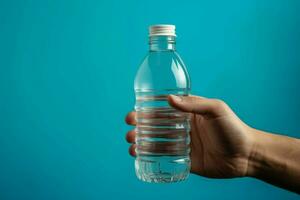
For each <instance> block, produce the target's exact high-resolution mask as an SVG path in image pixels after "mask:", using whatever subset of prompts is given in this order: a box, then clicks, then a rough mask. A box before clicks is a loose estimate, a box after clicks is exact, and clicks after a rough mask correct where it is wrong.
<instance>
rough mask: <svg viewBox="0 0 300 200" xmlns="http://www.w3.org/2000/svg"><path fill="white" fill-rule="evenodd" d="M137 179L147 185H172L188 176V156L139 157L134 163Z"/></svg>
mask: <svg viewBox="0 0 300 200" xmlns="http://www.w3.org/2000/svg"><path fill="white" fill-rule="evenodd" d="M135 171H136V175H137V177H138V179H140V180H141V181H144V182H148V183H173V182H179V181H184V180H186V179H187V178H188V176H189V171H190V159H189V157H188V156H139V157H138V158H137V159H136V161H135Z"/></svg>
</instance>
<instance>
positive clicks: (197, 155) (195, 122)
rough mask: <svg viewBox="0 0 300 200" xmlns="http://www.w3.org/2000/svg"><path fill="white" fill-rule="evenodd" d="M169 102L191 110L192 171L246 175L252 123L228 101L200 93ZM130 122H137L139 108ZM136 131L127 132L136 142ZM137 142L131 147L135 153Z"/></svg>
mask: <svg viewBox="0 0 300 200" xmlns="http://www.w3.org/2000/svg"><path fill="white" fill-rule="evenodd" d="M168 101H169V104H170V105H171V106H172V107H174V108H176V109H178V110H180V111H183V112H188V113H191V133H190V136H191V144H190V147H191V154H190V156H191V163H192V164H191V165H192V166H191V172H193V173H196V174H199V175H201V176H206V177H211V178H232V177H242V176H246V175H247V173H248V161H249V157H250V155H251V151H252V146H253V142H252V141H253V139H252V135H251V134H250V131H249V130H250V129H251V128H250V127H248V126H247V125H246V124H245V123H243V122H242V121H241V120H240V119H239V118H238V117H237V116H236V115H235V113H234V112H233V111H232V110H231V109H230V108H229V107H228V105H227V104H226V103H224V102H223V101H221V100H217V99H207V98H203V97H196V96H187V97H183V96H173V95H170V96H169V98H168ZM126 122H127V123H128V124H130V125H135V124H136V122H135V112H130V113H129V114H128V115H127V117H126ZM135 134H136V133H135V131H134V130H131V131H129V132H128V133H127V135H126V139H127V141H128V142H129V143H134V142H135ZM135 147H136V146H135V144H132V145H131V147H130V148H129V152H130V154H131V155H133V156H135Z"/></svg>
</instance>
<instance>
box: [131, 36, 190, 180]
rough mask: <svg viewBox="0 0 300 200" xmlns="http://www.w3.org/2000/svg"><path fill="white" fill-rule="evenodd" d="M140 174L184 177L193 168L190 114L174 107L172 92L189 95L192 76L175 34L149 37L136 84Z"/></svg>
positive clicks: (148, 177) (144, 176)
mask: <svg viewBox="0 0 300 200" xmlns="http://www.w3.org/2000/svg"><path fill="white" fill-rule="evenodd" d="M134 89H135V94H136V104H135V110H136V113H137V115H136V121H137V125H136V132H137V135H136V145H137V147H136V154H137V156H136V160H135V171H136V175H137V177H138V178H139V179H140V180H142V181H146V182H155V183H168V182H177V181H182V180H185V179H186V178H187V177H188V175H189V171H190V157H189V153H190V148H189V143H190V137H189V132H190V124H189V115H188V114H187V113H183V112H180V111H178V110H175V109H174V108H172V107H171V106H170V105H169V104H168V101H167V97H168V95H169V94H174V95H188V94H189V92H190V79H189V75H188V72H187V70H186V67H185V65H184V63H183V61H182V60H181V58H180V56H179V55H178V54H177V53H176V51H175V37H174V36H152V37H150V51H149V53H148V55H147V56H146V57H145V59H144V61H143V63H142V64H141V66H140V68H139V70H138V72H137V75H136V78H135V83H134Z"/></svg>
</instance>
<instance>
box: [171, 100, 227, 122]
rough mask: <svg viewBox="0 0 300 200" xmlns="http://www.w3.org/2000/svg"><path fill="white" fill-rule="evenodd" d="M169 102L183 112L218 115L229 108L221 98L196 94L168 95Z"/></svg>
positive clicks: (224, 112)
mask: <svg viewBox="0 0 300 200" xmlns="http://www.w3.org/2000/svg"><path fill="white" fill-rule="evenodd" d="M168 101H169V104H170V105H171V106H172V107H174V108H176V109H178V110H181V111H183V112H189V113H195V114H200V115H206V116H213V117H218V116H222V115H224V114H226V113H227V112H228V111H229V110H230V109H228V108H229V107H228V106H227V105H226V103H224V102H223V101H222V100H219V99H208V98H203V97H198V96H175V95H169V96H168Z"/></svg>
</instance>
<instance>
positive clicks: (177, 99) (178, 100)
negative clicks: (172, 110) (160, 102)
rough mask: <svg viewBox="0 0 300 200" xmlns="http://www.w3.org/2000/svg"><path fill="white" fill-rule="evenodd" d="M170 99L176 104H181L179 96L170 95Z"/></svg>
mask: <svg viewBox="0 0 300 200" xmlns="http://www.w3.org/2000/svg"><path fill="white" fill-rule="evenodd" d="M171 97H172V99H173V100H174V101H176V102H181V101H182V100H183V99H182V97H180V96H176V95H172V94H171Z"/></svg>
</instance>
